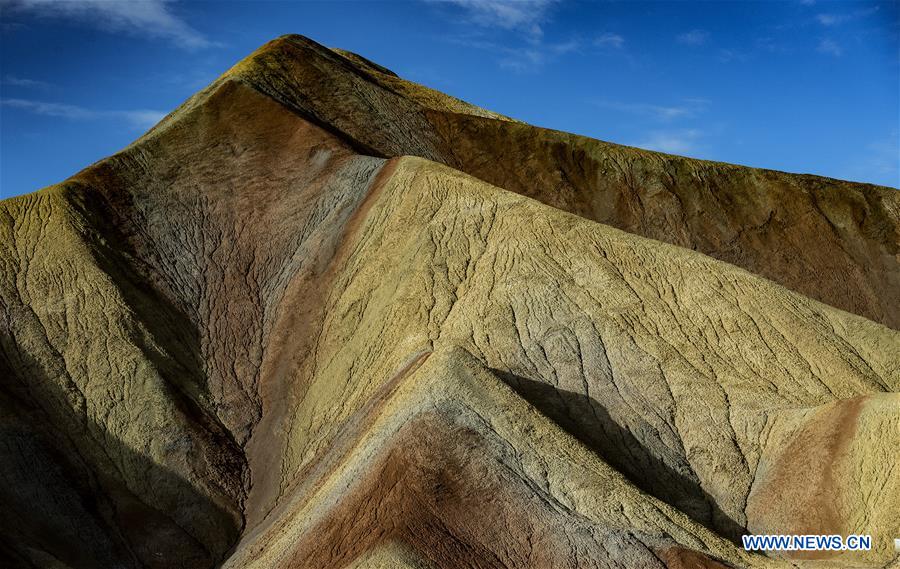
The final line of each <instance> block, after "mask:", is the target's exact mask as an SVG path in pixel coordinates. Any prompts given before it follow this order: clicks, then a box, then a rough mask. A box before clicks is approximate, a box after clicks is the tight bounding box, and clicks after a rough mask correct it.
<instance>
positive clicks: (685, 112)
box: [594, 98, 709, 121]
mask: <svg viewBox="0 0 900 569" xmlns="http://www.w3.org/2000/svg"><path fill="white" fill-rule="evenodd" d="M594 103H595V104H596V105H597V106H599V107H603V108H605V109H611V110H614V111H621V112H624V113H629V114H634V115H642V116H646V117H650V118H652V119H655V120H660V121H671V120H675V119H681V118H690V117H693V116H696V115H697V114H699V113H700V112H701V111H703V109H705V108H706V106H707V105H708V104H709V101H708V100H706V99H699V98H695V99H685V100H683V101H682V103H681V104H679V105H654V104H649V103H630V102H623V101H609V100H600V101H595V102H594Z"/></svg>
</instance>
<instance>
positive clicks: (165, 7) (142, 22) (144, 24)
mask: <svg viewBox="0 0 900 569" xmlns="http://www.w3.org/2000/svg"><path fill="white" fill-rule="evenodd" d="M0 4H2V6H3V8H4V10H9V11H10V12H12V13H16V12H27V13H32V14H35V15H38V16H46V17H54V18H64V19H70V20H78V21H81V22H83V23H86V24H89V25H92V26H94V27H97V28H100V29H103V30H105V31H109V32H125V33H133V34H137V35H143V36H147V37H155V38H163V39H167V40H171V41H173V42H174V43H175V44H176V45H178V46H180V47H184V48H203V47H210V46H212V45H214V44H213V43H212V42H210V41H209V40H208V39H207V38H206V37H205V36H204V35H203V34H201V33H200V32H198V31H197V30H195V29H194V28H192V27H191V26H190V25H188V24H187V22H185V21H184V20H182V19H181V18H179V17H178V16H177V15H175V14H174V13H173V12H172V10H171V8H170V6H171V4H172V2H171V1H170V0H0Z"/></svg>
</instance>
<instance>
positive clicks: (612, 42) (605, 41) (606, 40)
mask: <svg viewBox="0 0 900 569" xmlns="http://www.w3.org/2000/svg"><path fill="white" fill-rule="evenodd" d="M594 45H596V46H600V47H612V48H615V49H621V48H622V46H624V45H625V38H623V37H622V36H620V35H619V34H614V33H611V32H606V33H602V34H600V35H599V36H597V37H596V38H595V39H594Z"/></svg>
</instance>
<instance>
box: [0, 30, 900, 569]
mask: <svg viewBox="0 0 900 569" xmlns="http://www.w3.org/2000/svg"><path fill="white" fill-rule="evenodd" d="M0 234H2V236H0V263H2V265H3V271H2V273H0V275H2V278H0V302H2V306H3V311H2V328H0V330H2V334H0V481H2V484H0V510H2V511H3V512H4V513H5V514H4V515H3V516H0V531H2V535H3V536H4V537H3V538H2V539H0V559H5V560H6V562H7V565H9V566H13V567H19V566H22V567H65V568H73V569H74V568H82V567H126V568H132V567H134V568H136V567H154V568H155V567H160V568H162V567H190V568H194V567H197V568H201V567H203V568H205V567H213V566H222V567H229V568H245V567H247V568H255V567H259V568H289V567H290V568H295V567H334V568H338V567H385V568H388V567H413V568H420V567H428V568H432V567H434V568H444V567H446V568H451V567H453V568H455V567H485V568H487V567H492V568H493V567H496V568H501V567H508V568H512V567H540V568H544V567H598V568H599V567H603V568H620V567H621V568H645V567H646V568H669V569H677V568H695V567H708V568H713V567H715V568H720V567H794V566H798V565H799V566H809V567H856V566H859V567H882V566H884V565H885V564H886V563H889V562H890V561H891V559H893V556H894V552H893V538H894V537H896V536H897V535H900V472H898V470H897V468H896V464H897V462H896V458H895V454H896V448H897V447H898V443H900V395H898V392H900V332H898V331H897V328H898V327H900V268H898V267H900V257H898V244H900V194H898V192H897V191H896V190H894V189H891V188H884V187H878V186H872V185H867V184H855V183H850V182H842V181H837V180H830V179H825V178H819V177H815V176H805V175H795V174H785V173H780V172H772V171H765V170H755V169H751V168H744V167H740V166H733V165H728V164H719V163H711V162H704V161H699V160H692V159H687V158H681V157H676V156H668V155H664V154H658V153H654V152H647V151H643V150H638V149H633V148H628V147H623V146H618V145H614V144H609V143H604V142H599V141H595V140H590V139H586V138H582V137H577V136H574V135H568V134H564V133H559V132H555V131H548V130H544V129H540V128H536V127H532V126H529V125H527V124H524V123H521V122H518V121H515V120H512V119H509V118H507V117H503V116H501V115H497V114H494V113H491V112H489V111H485V110H483V109H479V108H477V107H474V106H472V105H469V104H467V103H465V102H463V101H460V100H457V99H454V98H452V97H449V96H446V95H443V94H441V93H438V92H436V91H432V90H430V89H427V88H425V87H422V86H419V85H416V84H413V83H410V82H407V81H404V80H403V79H400V78H399V77H397V76H396V75H394V74H393V73H391V72H390V71H388V70H387V69H385V68H383V67H381V66H379V65H377V64H375V63H372V62H370V61H368V60H366V59H364V58H362V57H360V56H357V55H354V54H351V53H348V52H343V51H338V50H330V49H327V48H325V47H323V46H320V45H318V44H316V43H314V42H313V41H311V40H309V39H306V38H303V37H300V36H285V37H282V38H278V39H276V40H274V41H272V42H270V43H269V44H266V45H265V46H263V47H262V48H260V49H259V50H258V51H257V52H255V53H254V54H252V55H250V56H249V57H248V58H247V59H245V60H243V61H242V62H240V63H239V64H237V65H236V66H235V67H234V68H232V69H231V70H229V71H228V72H227V73H226V74H225V75H223V76H222V77H221V78H219V79H218V80H216V81H215V82H214V83H212V84H211V85H210V86H209V87H207V88H206V89H204V90H203V91H201V92H199V93H198V94H197V95H195V96H194V97H192V98H191V99H189V100H188V101H187V102H185V103H184V105H182V106H181V107H179V108H178V109H177V110H175V111H174V112H173V113H172V114H170V115H169V116H168V117H166V118H165V119H164V120H163V121H162V122H161V123H160V124H158V125H157V126H156V127H154V128H153V129H152V130H151V131H149V132H148V133H147V134H146V135H144V136H143V137H142V138H140V139H139V140H137V141H136V142H135V143H133V144H132V145H131V146H129V147H128V148H126V149H124V150H123V151H121V152H120V153H118V154H116V155H114V156H112V157H109V158H107V159H105V160H102V161H100V162H98V163H96V164H94V165H92V166H91V167H89V168H87V169H85V170H83V171H82V172H79V173H78V174H76V175H74V176H73V177H71V178H69V179H68V180H66V181H64V182H62V183H61V184H59V185H56V186H52V187H48V188H44V189H43V190H40V191H38V192H35V193H32V194H28V195H24V196H20V197H17V198H12V199H8V200H5V201H2V202H0ZM750 532H752V533H759V534H762V533H799V534H805V533H826V534H833V533H837V534H844V535H846V534H850V533H856V534H871V535H872V536H873V549H872V550H871V551H863V552H813V553H810V552H807V553H794V554H782V555H771V556H767V555H763V554H761V553H751V552H745V551H744V550H743V548H742V547H741V545H740V535H742V534H744V533H750Z"/></svg>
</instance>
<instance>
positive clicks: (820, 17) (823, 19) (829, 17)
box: [816, 14, 846, 26]
mask: <svg viewBox="0 0 900 569" xmlns="http://www.w3.org/2000/svg"><path fill="white" fill-rule="evenodd" d="M845 19H846V16H841V15H838V14H816V21H817V22H819V23H820V24H822V25H823V26H836V25H837V24H840V23H841V22H843V21H844V20H845Z"/></svg>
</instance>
